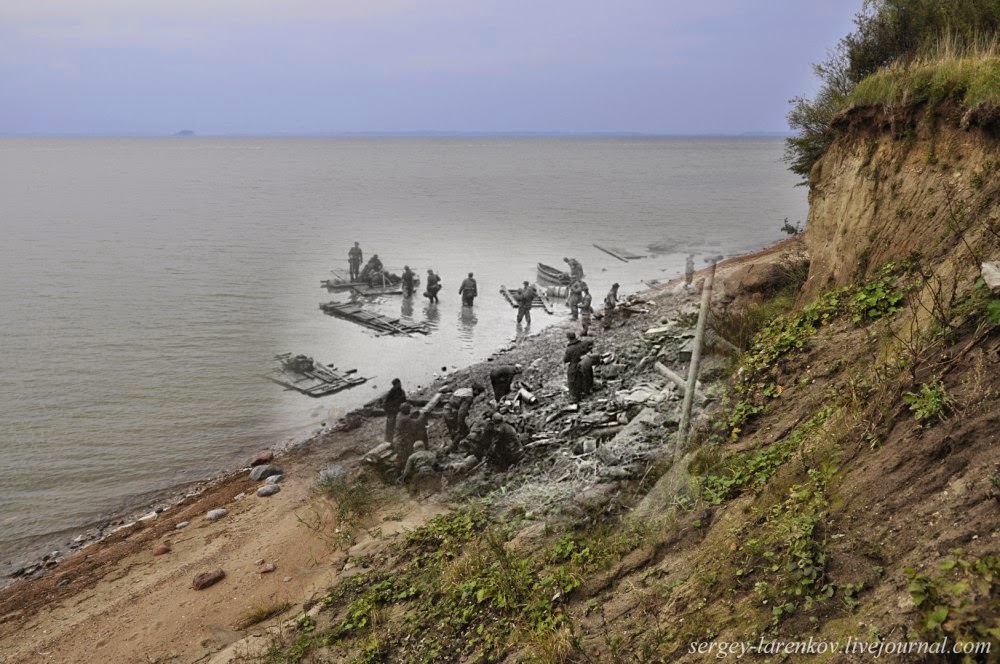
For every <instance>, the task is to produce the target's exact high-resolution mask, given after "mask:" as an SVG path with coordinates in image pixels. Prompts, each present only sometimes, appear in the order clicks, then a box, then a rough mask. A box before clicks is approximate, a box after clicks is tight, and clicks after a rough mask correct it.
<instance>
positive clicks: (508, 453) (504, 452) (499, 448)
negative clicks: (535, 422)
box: [487, 413, 523, 470]
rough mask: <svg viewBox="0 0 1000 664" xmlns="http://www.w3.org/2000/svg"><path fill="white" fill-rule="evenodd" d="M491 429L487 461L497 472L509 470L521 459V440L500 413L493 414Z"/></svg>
mask: <svg viewBox="0 0 1000 664" xmlns="http://www.w3.org/2000/svg"><path fill="white" fill-rule="evenodd" d="M491 429H492V431H491V434H492V435H491V436H490V437H491V438H492V440H491V442H490V447H489V452H488V453H487V461H489V464H490V466H492V467H493V468H495V469H496V470H507V469H508V468H510V467H511V466H513V465H514V464H515V463H517V462H518V461H520V459H521V454H522V453H523V450H522V449H521V440H520V439H519V438H518V436H517V431H515V430H514V427H512V426H511V425H510V424H508V423H507V422H504V419H503V416H502V415H501V414H500V413H493V417H492V427H491Z"/></svg>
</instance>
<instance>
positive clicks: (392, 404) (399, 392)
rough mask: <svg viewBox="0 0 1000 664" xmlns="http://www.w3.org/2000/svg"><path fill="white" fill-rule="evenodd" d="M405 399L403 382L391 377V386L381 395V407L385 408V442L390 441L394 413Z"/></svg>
mask: <svg viewBox="0 0 1000 664" xmlns="http://www.w3.org/2000/svg"><path fill="white" fill-rule="evenodd" d="M405 401H406V392H404V391H403V383H402V382H401V381H400V380H399V379H398V378H393V379H392V387H391V388H390V389H389V391H388V392H386V393H385V396H383V397H382V408H384V409H385V442H387V443H391V442H392V440H393V435H394V434H395V432H396V414H397V413H399V408H400V406H402V405H403V402H405Z"/></svg>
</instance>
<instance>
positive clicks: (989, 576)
mask: <svg viewBox="0 0 1000 664" xmlns="http://www.w3.org/2000/svg"><path fill="white" fill-rule="evenodd" d="M953 553H954V558H949V559H947V560H944V561H942V562H941V563H940V564H939V565H938V568H939V572H937V573H933V574H922V573H918V572H917V571H916V570H914V569H913V568H908V569H906V570H905V572H906V575H907V576H908V577H909V579H910V585H909V591H910V595H911V596H912V597H913V603H914V604H915V605H916V607H917V609H918V610H919V611H920V622H919V624H918V629H919V631H920V632H921V633H922V634H924V635H925V636H927V637H928V638H940V637H941V636H948V637H950V638H951V640H952V641H954V642H958V643H968V642H972V641H980V642H983V641H993V642H994V644H995V643H996V641H997V640H1000V619H998V618H997V616H998V615H1000V611H998V609H1000V599H998V598H1000V558H997V557H996V556H983V557H982V558H976V559H971V560H970V559H966V558H964V557H963V555H964V554H963V551H962V550H961V549H958V550H956V551H954V552H953ZM964 661H968V662H973V661H977V660H975V659H973V658H968V659H966V660H964Z"/></svg>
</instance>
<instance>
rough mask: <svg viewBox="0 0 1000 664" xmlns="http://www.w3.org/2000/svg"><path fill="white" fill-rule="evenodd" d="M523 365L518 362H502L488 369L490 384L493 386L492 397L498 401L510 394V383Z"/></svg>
mask: <svg viewBox="0 0 1000 664" xmlns="http://www.w3.org/2000/svg"><path fill="white" fill-rule="evenodd" d="M522 369H523V367H522V366H521V365H520V364H515V365H513V366H512V365H510V364H503V365H501V366H499V367H496V368H495V369H493V370H492V371H490V384H491V385H492V386H493V398H494V399H496V400H497V401H498V402H499V401H500V400H501V399H503V398H504V397H505V396H507V395H508V394H510V384H511V383H513V382H514V376H516V375H517V374H519V373H521V371H522Z"/></svg>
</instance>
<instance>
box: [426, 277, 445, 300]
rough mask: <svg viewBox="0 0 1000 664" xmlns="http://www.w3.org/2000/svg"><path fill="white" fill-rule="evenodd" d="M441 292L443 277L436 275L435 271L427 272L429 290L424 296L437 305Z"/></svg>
mask: <svg viewBox="0 0 1000 664" xmlns="http://www.w3.org/2000/svg"><path fill="white" fill-rule="evenodd" d="M439 290H441V277H439V276H438V275H436V274H434V270H427V290H426V291H425V292H424V296H425V297H426V298H427V299H428V300H430V301H431V302H434V303H435V304H436V303H437V301H438V295H437V294H438V291H439Z"/></svg>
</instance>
